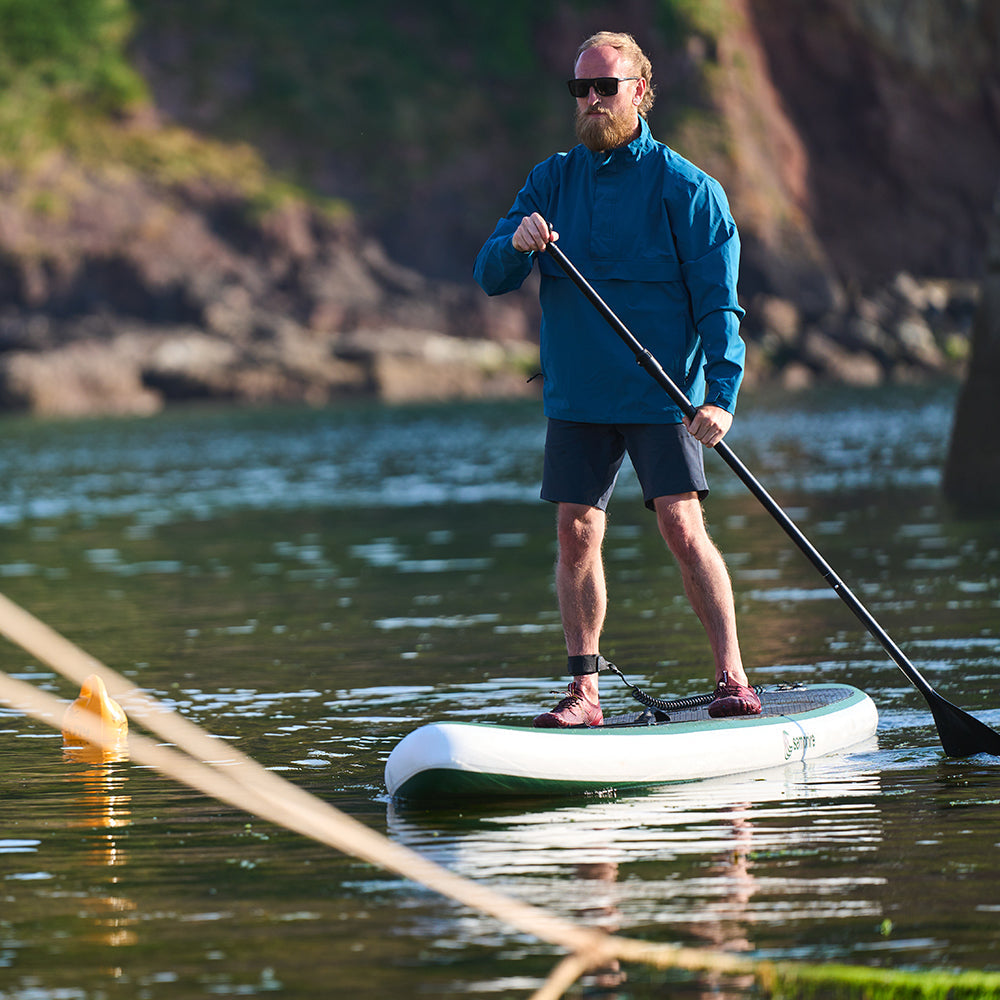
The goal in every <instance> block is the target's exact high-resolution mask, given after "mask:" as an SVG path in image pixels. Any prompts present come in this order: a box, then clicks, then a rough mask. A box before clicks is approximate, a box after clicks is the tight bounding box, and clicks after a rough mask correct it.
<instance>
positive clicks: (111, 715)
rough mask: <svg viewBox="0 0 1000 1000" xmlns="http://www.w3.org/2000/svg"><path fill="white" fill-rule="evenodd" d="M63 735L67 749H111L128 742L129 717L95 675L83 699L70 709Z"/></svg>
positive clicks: (82, 693)
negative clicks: (94, 747)
mask: <svg viewBox="0 0 1000 1000" xmlns="http://www.w3.org/2000/svg"><path fill="white" fill-rule="evenodd" d="M62 734H63V743H64V745H66V746H70V747H79V746H81V745H82V746H95V745H97V746H102V747H105V748H111V747H115V746H120V745H121V744H122V743H123V742H124V741H125V738H126V737H127V735H128V717H127V716H126V715H125V710H124V709H123V708H122V707H121V705H119V704H118V702H117V701H115V700H114V699H113V698H112V697H111V696H110V695H109V694H108V689H107V688H106V687H105V686H104V681H103V680H101V678H100V677H99V676H98V675H97V674H91V675H90V676H89V677H88V678H87V679H86V680H85V681H84V682H83V687H82V688H80V696H79V697H78V698H77V699H76V701H74V702H73V704H72V705H70V706H69V708H67V709H66V714H65V715H64V716H63V720H62Z"/></svg>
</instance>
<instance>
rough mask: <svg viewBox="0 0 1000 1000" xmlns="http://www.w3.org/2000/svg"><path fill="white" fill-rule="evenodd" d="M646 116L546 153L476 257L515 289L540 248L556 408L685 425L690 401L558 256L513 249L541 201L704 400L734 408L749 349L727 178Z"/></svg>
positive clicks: (600, 280) (612, 300) (622, 312)
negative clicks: (630, 129)
mask: <svg viewBox="0 0 1000 1000" xmlns="http://www.w3.org/2000/svg"><path fill="white" fill-rule="evenodd" d="M640 121H641V134H640V135H639V136H638V138H636V139H635V140H634V141H633V142H631V143H629V144H628V145H627V146H622V147H619V148H618V149H615V150H612V151H611V152H610V153H593V152H591V151H590V150H589V149H587V148H586V147H585V146H583V145H579V146H575V147H574V148H573V149H571V150H570V151H569V152H568V153H557V154H556V155H555V156H551V157H549V159H547V160H545V161H543V162H542V163H540V164H538V166H536V167H535V168H534V169H533V170H532V171H531V174H530V175H529V177H528V180H527V182H526V183H525V185H524V187H523V188H522V189H521V191H520V193H519V194H518V196H517V198H516V199H515V201H514V204H513V206H512V207H511V210H510V211H509V212H508V213H507V215H506V216H505V217H504V218H502V219H501V220H500V221H499V222H498V223H497V227H496V229H495V230H494V231H493V235H492V236H490V238H489V239H488V240H487V241H486V243H485V244H484V245H483V247H482V249H481V250H480V251H479V254H478V256H477V257H476V265H475V277H476V281H478V282H479V284H480V286H481V287H482V288H483V290H484V291H485V292H486V293H487V294H489V295H500V294H502V293H503V292H509V291H511V290H513V289H515V288H519V287H520V286H521V284H522V283H523V282H524V280H525V278H527V277H528V275H529V274H530V273H531V269H532V266H533V265H534V263H535V259H536V258H537V261H538V268H539V271H540V273H541V283H540V293H539V294H540V298H541V305H542V328H541V361H542V374H543V376H544V378H545V389H544V401H545V413H546V415H547V416H549V417H556V418H558V419H561V420H576V421H583V422H587V423H679V422H680V420H681V413H680V411H679V410H678V409H677V407H676V406H675V405H674V404H673V402H672V401H671V400H670V397H669V396H668V395H667V394H666V392H664V390H663V389H662V388H661V387H660V386H659V385H658V384H657V383H656V382H655V381H654V380H653V379H652V378H651V377H650V376H649V375H648V374H647V373H646V372H645V371H644V370H643V369H642V368H640V367H639V365H638V364H637V363H636V360H635V356H634V355H633V354H632V352H631V350H629V348H628V347H627V346H626V345H625V344H624V343H623V342H622V341H621V340H620V339H619V338H618V336H617V335H616V334H615V332H614V331H613V330H612V329H611V327H610V326H608V324H607V322H606V321H605V320H604V319H603V318H602V317H601V316H600V315H599V314H598V312H597V310H596V309H595V308H594V307H593V306H592V305H591V304H590V303H589V302H588V301H587V300H586V299H585V298H584V297H583V295H582V293H581V292H580V290H579V289H578V288H577V287H576V285H574V284H573V282H572V281H571V280H570V279H569V278H567V277H566V275H565V274H564V273H563V271H562V270H561V269H560V268H559V266H558V265H557V264H556V263H555V261H553V260H552V259H551V258H550V257H549V256H548V255H547V254H544V253H542V254H534V253H529V254H523V253H520V252H519V251H517V250H515V249H514V247H513V245H512V243H511V237H512V236H513V234H514V230H516V229H517V227H518V225H519V223H520V221H521V219H522V218H523V217H524V216H526V215H530V214H531V213H532V212H539V213H540V214H541V215H542V217H543V218H545V219H546V220H548V222H549V224H550V225H551V226H552V228H553V229H554V230H555V231H556V232H557V233H558V234H559V246H560V248H561V249H562V250H563V252H564V253H565V254H566V256H567V257H568V258H569V259H570V260H571V261H572V262H573V263H574V264H575V265H576V266H577V268H578V269H579V270H580V271H581V272H582V273H583V275H584V277H586V278H587V279H588V280H589V281H590V282H591V283H592V284H593V285H594V287H595V288H596V289H597V291H598V292H599V293H600V295H601V297H602V298H603V299H604V301H605V302H607V304H608V305H609V306H610V307H611V308H612V309H613V310H614V311H615V313H617V315H618V316H619V318H620V319H621V320H622V322H623V323H624V324H625V325H626V326H627V327H628V328H629V329H630V330H631V331H632V333H633V334H634V335H635V337H636V338H637V339H638V340H639V342H640V343H641V344H642V345H643V346H644V347H645V348H647V349H648V350H649V351H650V353H651V354H652V355H653V356H654V357H655V358H656V359H657V360H658V361H659V362H660V364H661V365H662V366H663V368H664V369H665V370H666V372H667V374H668V375H670V377H671V378H672V379H673V380H674V381H675V382H676V383H677V385H678V386H680V388H681V389H682V390H683V391H684V393H685V395H686V396H687V397H688V399H690V400H691V402H692V403H693V404H694V405H695V406H698V405H700V404H701V403H703V402H707V403H714V404H716V405H717V406H721V407H723V408H724V409H726V410H728V411H729V412H733V410H734V409H735V407H736V396H737V393H738V392H739V387H740V382H741V380H742V378H743V361H744V356H745V347H744V344H743V341H742V340H741V339H740V335H739V324H740V319H741V318H742V316H743V310H742V309H741V308H740V305H739V302H738V300H737V295H736V282H737V277H738V273H739V258H740V240H739V234H738V233H737V231H736V224H735V223H734V222H733V218H732V215H731V214H730V211H729V204H728V201H727V200H726V195H725V192H724V191H723V190H722V187H721V185H720V184H719V183H718V182H717V181H715V180H714V179H713V178H711V177H709V176H708V174H706V173H705V172H704V171H702V170H699V169H698V168H697V167H696V166H694V165H693V164H692V163H689V162H688V161H687V160H685V159H684V158H683V157H682V156H679V155H678V154H677V153H675V152H674V151H673V150H672V149H670V148H669V147H667V146H665V145H664V144H663V143H661V142H657V141H656V140H655V139H654V138H653V137H652V135H651V134H650V131H649V126H648V125H647V124H646V122H645V121H644V120H642V119H640Z"/></svg>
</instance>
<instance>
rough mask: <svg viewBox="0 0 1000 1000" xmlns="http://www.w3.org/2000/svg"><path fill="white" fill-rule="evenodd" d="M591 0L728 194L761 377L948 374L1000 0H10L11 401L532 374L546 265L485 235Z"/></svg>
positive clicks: (5, 174)
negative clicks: (491, 295) (497, 267)
mask: <svg viewBox="0 0 1000 1000" xmlns="http://www.w3.org/2000/svg"><path fill="white" fill-rule="evenodd" d="M602 28H612V29H616V30H626V31H630V32H631V33H633V34H634V35H635V37H636V38H637V40H638V41H639V43H640V44H641V45H642V46H643V47H644V48H645V49H646V51H647V52H648V53H649V54H650V56H651V58H652V61H653V70H654V83H655V85H656V87H657V92H658V97H657V102H656V105H655V106H654V108H653V110H652V112H651V116H650V124H651V127H652V130H653V133H654V135H655V136H657V137H658V138H659V139H661V140H663V141H665V142H667V143H668V144H669V145H671V146H672V147H673V148H675V149H676V150H677V151H679V152H680V153H681V154H683V155H684V156H686V157H688V158H689V159H691V160H693V161H694V162H696V163H697V164H698V165H700V166H702V167H703V168H704V169H706V170H708V171H709V172H710V173H712V174H713V175H714V176H716V177H717V178H719V180H721V181H722V183H723V185H724V186H725V188H726V190H727V192H728V193H729V196H730V199H731V202H732V206H733V210H734V214H735V216H736V219H737V222H738V224H739V226H740V230H741V234H742V238H743V242H744V247H745V250H744V262H743V271H742V279H741V296H742V299H743V303H744V305H745V306H746V308H747V310H748V314H747V318H746V321H745V328H744V329H745V335H746V338H747V340H748V343H749V348H750V351H749V371H748V380H749V381H748V385H754V384H765V385H767V384H771V383H774V384H778V385H780V386H782V387H784V388H792V389H795V388H800V387H806V386H811V385H815V384H816V383H817V382H824V381H832V382H838V383H845V382H846V383H850V384H853V385H858V386H880V385H884V384H886V383H893V382H897V383H898V382H913V381H917V380H922V379H926V378H936V377H940V376H944V377H948V378H954V377H958V376H960V375H961V373H962V371H963V363H964V362H965V360H966V358H967V355H968V350H969V335H970V329H971V325H972V319H973V316H974V313H975V310H976V305H977V301H978V298H979V294H980V284H979V282H980V279H981V277H982V275H983V272H984V267H985V254H986V247H987V233H988V226H989V219H990V214H991V205H992V201H993V198H994V194H995V193H996V191H997V187H998V184H1000V11H998V9H997V6H996V4H995V3H993V2H992V0H815V2H812V3H809V4H802V3H799V2H797V0H702V2H700V0H630V2H625V3H607V2H604V3H601V2H589V0H562V2H553V3H547V4H537V3H529V2H527V0H512V2H509V3H505V4H503V5H494V4H477V5H472V4H466V3H459V2H448V0H438V2H432V3H424V4H420V5H415V4H412V3H409V2H404V0H369V2H367V3H365V4H354V3H346V2H333V0H331V2H326V3H316V2H314V0H280V2H278V0H197V2H196V0H0V408H2V409H5V410H8V411H10V410H15V411H17V410H19V411H28V412H32V413H50V414H51V413H58V414H78V413H149V412H152V411H155V410H157V409H159V408H161V407H163V406H164V405H165V404H166V403H170V402H172V401H182V400H199V399H205V400H219V399H221V400H234V401H249V402H280V401H296V402H297V401H306V402H309V403H315V404H322V403H325V402H328V401H330V400H336V399H343V398H352V397H367V398H372V397H374V398H378V399H385V400H392V401H401V400H412V399H425V398H428V397H434V398H461V397H483V396H512V395H524V394H528V393H531V392H533V391H534V386H532V387H527V388H526V386H525V374H526V373H530V371H533V368H532V363H533V356H534V347H535V339H536V337H537V322H538V317H537V305H536V302H535V298H534V289H533V287H527V288H526V289H523V290H522V292H521V293H519V294H516V295H509V296H504V297H502V298H499V299H497V300H489V299H487V298H486V297H485V296H484V295H483V294H482V293H481V292H480V291H479V290H478V288H476V287H475V285H474V284H473V282H472V279H471V268H472V260H473V258H474V256H475V253H476V251H477V250H478V248H479V246H480V245H481V244H482V242H483V240H484V239H485V238H486V236H488V235H489V233H490V232H491V230H492V228H493V226H494V224H495V222H496V219H497V218H498V217H499V216H501V215H502V214H504V213H505V212H506V211H507V209H508V208H509V206H510V203H511V201H512V200H513V197H514V195H515V193H516V192H517V190H518V189H519V187H520V186H521V184H522V182H523V180H524V178H525V176H526V174H527V172H528V170H529V169H530V168H531V167H532V166H533V165H534V164H535V163H536V162H537V161H539V160H540V159H542V158H544V157H546V156H548V155H549V154H551V153H552V152H555V151H557V150H564V149H567V148H569V147H570V146H572V145H573V144H574V143H575V138H574V136H573V131H572V112H573V105H572V101H571V99H570V98H569V97H568V95H567V94H566V90H565V87H564V85H563V81H564V80H565V79H566V78H567V77H568V76H569V75H570V74H571V71H572V60H573V54H574V52H575V50H576V47H577V45H578V44H579V42H580V41H581V40H582V39H583V38H585V37H586V36H587V35H589V34H590V33H591V32H593V31H594V30H597V29H602Z"/></svg>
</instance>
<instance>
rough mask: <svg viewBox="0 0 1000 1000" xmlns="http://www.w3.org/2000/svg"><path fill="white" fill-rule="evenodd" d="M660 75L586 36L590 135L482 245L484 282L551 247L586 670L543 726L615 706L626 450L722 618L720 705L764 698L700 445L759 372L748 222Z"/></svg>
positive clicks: (578, 648)
mask: <svg viewBox="0 0 1000 1000" xmlns="http://www.w3.org/2000/svg"><path fill="white" fill-rule="evenodd" d="M651 77H652V70H651V67H650V63H649V60H648V59H647V58H646V56H645V54H644V53H643V52H642V50H641V49H640V48H639V46H638V45H637V44H636V42H635V40H634V39H633V38H632V37H631V36H630V35H626V34H619V33H614V32H600V33H598V34H596V35H594V36H592V37H591V38H589V39H587V41H585V42H584V43H583V45H581V46H580V49H579V50H578V52H577V58H576V62H575V66H574V79H573V80H571V81H569V87H570V93H571V94H572V95H573V96H574V97H576V104H577V114H576V128H577V136H578V138H579V139H580V141H581V143H580V145H578V146H575V147H574V148H573V149H572V150H570V152H568V153H559V154H556V155H555V156H552V157H550V158H549V159H547V160H545V161H544V162H542V163H540V164H539V165H538V166H536V167H535V168H534V170H532V172H531V174H530V175H529V177H528V180H527V182H526V184H525V186H524V187H523V188H522V189H521V191H520V193H519V194H518V196H517V198H516V200H515V201H514V205H513V207H512V208H511V210H510V212H509V213H508V214H507V215H506V216H505V217H504V218H503V219H501V220H500V222H499V223H498V224H497V227H496V229H495V230H494V232H493V235H492V236H491V237H490V238H489V239H488V240H487V241H486V243H485V244H484V246H483V248H482V249H481V250H480V252H479V255H478V257H477V258H476V267H475V275H476V280H477V281H478V282H479V284H480V285H481V286H482V288H483V290H484V291H486V292H487V293H488V294H490V295H497V294H501V293H503V292H507V291H510V290H512V289H515V288H518V287H520V285H521V284H522V283H523V281H524V279H525V278H526V277H527V276H528V274H529V273H530V271H531V268H532V266H533V265H534V263H535V262H536V261H537V263H538V267H539V271H540V272H541V288H540V297H541V305H542V328H541V360H542V374H543V376H544V379H545V383H544V401H545V413H546V416H547V417H548V418H549V423H548V431H547V435H546V442H545V469H544V474H543V481H542V493H541V495H542V498H543V499H545V500H549V501H552V502H554V503H556V504H557V505H558V514H557V533H558V541H559V557H558V562H557V565H556V591H557V595H558V599H559V609H560V614H561V617H562V623H563V631H564V633H565V638H566V651H567V654H568V661H567V671H568V673H569V674H570V676H571V678H572V680H571V682H570V685H569V689H568V692H567V696H566V697H565V698H564V699H563V700H562V701H560V702H559V704H558V705H557V706H556V707H555V708H554V709H553V710H552V711H550V712H546V713H544V714H542V715H540V716H538V717H537V718H536V719H535V725H536V726H542V727H562V726H578V725H587V726H598V725H600V724H601V722H602V721H603V715H602V712H601V708H600V699H599V695H598V673H597V671H598V670H599V668H600V666H601V665H602V659H601V656H600V652H599V642H600V635H601V630H602V628H603V625H604V618H605V614H606V611H607V590H606V587H605V578H604V569H603V561H602V557H601V547H602V543H603V539H604V532H605V525H606V515H605V510H606V508H607V504H608V500H609V499H610V497H611V492H612V490H613V488H614V483H615V479H616V477H617V474H618V470H619V467H620V465H621V463H622V460H623V458H624V454H625V452H626V451H627V452H628V454H629V457H630V459H631V460H632V464H633V466H634V467H635V469H636V472H637V475H638V477H639V481H640V483H641V485H642V488H643V495H644V498H645V501H646V506H647V507H648V508H649V509H650V510H653V511H655V512H656V517H657V523H658V525H659V529H660V532H661V533H662V535H663V538H664V540H665V541H666V544H667V546H668V547H669V549H670V551H671V553H672V554H673V555H674V557H675V558H676V560H677V562H678V565H679V567H680V570H681V575H682V579H683V582H684V589H685V592H686V594H687V596H688V599H689V600H690V602H691V605H692V607H693V608H694V610H695V612H696V614H697V615H698V617H699V619H700V620H701V622H702V624H703V626H704V628H705V630H706V632H707V634H708V639H709V644H710V646H711V650H712V654H713V656H714V659H715V680H716V698H715V700H714V701H713V702H712V704H711V706H710V707H709V710H710V712H711V713H712V715H714V716H730V715H755V714H757V713H759V712H760V700H759V699H758V697H757V695H756V693H755V692H754V691H753V690H752V688H750V687H749V684H748V681H747V676H746V673H745V672H744V669H743V663H742V660H741V656H740V648H739V642H738V639H737V633H736V613H735V608H734V604H733V593H732V585H731V583H730V580H729V574H728V571H727V569H726V565H725V563H724V561H723V559H722V556H721V555H720V554H719V551H718V550H717V549H716V547H715V545H714V544H713V542H712V541H711V539H710V538H709V535H708V532H707V530H706V527H705V523H704V518H703V515H702V509H701V500H702V499H704V497H705V496H706V495H707V494H708V487H707V483H706V481H705V473H704V463H703V456H702V446H707V447H712V446H713V445H715V444H717V443H718V442H719V441H721V440H722V438H723V436H724V435H725V433H726V432H727V431H728V430H729V427H730V425H731V423H732V419H733V418H732V413H733V410H734V408H735V405H736V395H737V392H738V390H739V385H740V381H741V379H742V376H743V359H744V353H745V350H744V345H743V342H742V340H740V337H739V321H740V318H741V317H742V315H743V310H742V309H741V308H740V306H739V303H738V301H737V296H736V280H737V274H738V270H739V236H738V234H737V232H736V226H735V224H734V222H733V220H732V216H731V215H730V212H729V206H728V203H727V200H726V196H725V193H724V192H723V190H722V188H721V187H720V185H719V184H718V183H717V182H716V181H714V180H713V179H712V178H710V177H709V176H708V175H707V174H705V173H704V172H702V171H701V170H699V169H698V168H697V167H695V166H694V165H693V164H691V163H689V162H687V161H686V160H684V159H683V158H682V157H680V156H679V155H678V154H677V153H675V152H673V150H671V149H669V148H668V147H667V146H665V145H663V144H662V143H659V142H657V141H656V140H655V139H653V137H652V135H651V134H650V131H649V126H648V125H647V124H646V115H647V113H648V111H649V108H650V107H651V105H652V103H653V88H652V83H651ZM550 222H551V224H552V225H551V226H550ZM553 227H558V232H557V231H556V229H555V228H553ZM555 240H559V241H560V247H563V248H565V251H566V254H567V256H568V257H569V259H570V260H572V261H573V262H574V263H575V264H576V266H577V267H578V268H579V269H580V270H581V271H582V272H583V274H584V275H585V276H586V277H587V278H588V279H589V280H590V281H591V283H592V284H593V285H594V286H595V287H596V288H597V290H598V292H599V293H600V294H601V296H602V297H603V298H604V300H605V301H606V302H607V303H608V305H610V306H611V308H612V309H613V310H614V311H615V312H616V313H617V314H618V315H619V316H620V317H621V318H622V320H623V321H624V322H625V325H626V326H628V327H629V328H630V329H631V330H632V332H633V333H634V334H635V335H636V337H637V338H638V339H639V340H640V341H641V342H642V343H643V345H644V346H645V347H647V348H648V349H649V350H650V352H651V353H652V354H653V355H654V356H655V357H656V358H657V360H658V361H659V362H660V363H661V364H662V365H663V367H664V368H665V369H666V370H667V372H668V373H669V374H670V375H671V376H672V377H673V379H674V381H675V382H677V384H678V385H679V386H680V387H681V388H682V389H683V390H684V392H685V393H686V395H687V396H688V398H689V399H691V400H692V402H693V403H695V404H696V405H697V404H698V403H699V402H700V403H701V405H700V406H698V409H697V412H696V414H695V416H694V417H693V418H692V419H691V420H687V419H686V418H684V417H683V416H682V414H681V413H680V411H679V410H678V409H677V408H676V406H675V405H674V404H673V403H672V402H671V400H670V398H669V397H668V396H667V395H666V393H665V392H664V391H663V390H662V389H661V388H660V387H659V386H658V385H657V383H656V382H655V381H654V380H653V379H652V378H650V377H649V376H648V375H647V374H646V372H645V371H643V369H641V368H640V367H639V366H638V365H637V364H636V362H635V357H634V355H633V354H632V352H631V351H630V350H629V349H628V347H627V346H626V345H625V344H623V343H621V341H620V340H619V339H618V338H617V337H616V336H615V335H614V333H613V331H611V329H610V328H609V327H608V326H607V324H606V322H605V321H604V320H603V319H602V318H601V316H600V315H599V314H598V313H597V311H596V310H595V309H594V308H593V306H592V305H591V304H590V303H589V302H588V301H587V300H586V299H585V298H584V296H583V295H582V294H581V293H580V291H579V290H578V289H577V288H576V286H575V285H574V284H573V282H572V281H570V280H569V279H568V278H567V277H566V276H565V275H564V274H563V272H562V271H561V270H560V269H559V267H558V265H556V264H555V262H554V261H552V260H551V257H550V256H547V255H546V254H545V248H546V246H547V244H548V243H549V242H550V241H555Z"/></svg>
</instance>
